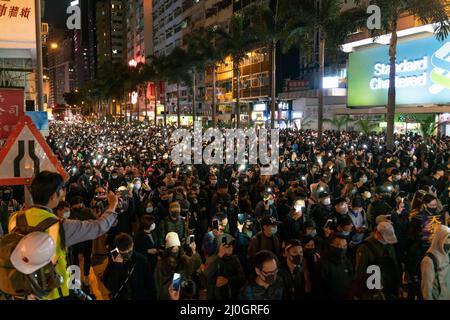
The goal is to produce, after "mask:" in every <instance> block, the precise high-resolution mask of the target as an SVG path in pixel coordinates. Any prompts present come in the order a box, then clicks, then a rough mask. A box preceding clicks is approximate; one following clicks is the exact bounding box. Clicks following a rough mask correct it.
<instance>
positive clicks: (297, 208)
mask: <svg viewBox="0 0 450 320" xmlns="http://www.w3.org/2000/svg"><path fill="white" fill-rule="evenodd" d="M302 208H303V207H302V206H295V207H294V209H295V211H296V212H300V213H301V212H302Z"/></svg>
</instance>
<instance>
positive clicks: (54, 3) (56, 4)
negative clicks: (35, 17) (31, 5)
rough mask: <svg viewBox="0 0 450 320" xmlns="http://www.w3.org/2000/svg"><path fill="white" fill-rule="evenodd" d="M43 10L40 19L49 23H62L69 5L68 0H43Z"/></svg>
mask: <svg viewBox="0 0 450 320" xmlns="http://www.w3.org/2000/svg"><path fill="white" fill-rule="evenodd" d="M44 1H45V11H44V17H43V18H42V21H45V22H48V23H49V24H64V23H65V21H66V19H67V17H68V15H67V14H66V9H67V7H68V6H69V5H70V2H71V1H70V0H44Z"/></svg>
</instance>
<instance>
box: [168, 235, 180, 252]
mask: <svg viewBox="0 0 450 320" xmlns="http://www.w3.org/2000/svg"><path fill="white" fill-rule="evenodd" d="M180 246H181V243H180V239H179V238H178V234H177V233H176V232H169V233H168V234H167V235H166V249H169V248H172V247H180Z"/></svg>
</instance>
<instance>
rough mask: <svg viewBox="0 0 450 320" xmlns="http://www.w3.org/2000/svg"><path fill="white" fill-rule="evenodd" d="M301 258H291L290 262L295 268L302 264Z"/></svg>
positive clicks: (299, 256)
mask: <svg viewBox="0 0 450 320" xmlns="http://www.w3.org/2000/svg"><path fill="white" fill-rule="evenodd" d="M302 260H303V256H301V255H298V256H291V262H292V263H293V264H295V265H296V266H299V265H301V264H302Z"/></svg>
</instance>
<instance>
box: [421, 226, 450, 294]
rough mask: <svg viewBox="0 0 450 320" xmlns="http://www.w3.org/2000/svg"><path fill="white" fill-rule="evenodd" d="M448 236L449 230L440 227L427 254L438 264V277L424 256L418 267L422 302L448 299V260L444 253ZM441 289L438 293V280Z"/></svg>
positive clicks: (449, 264)
mask: <svg viewBox="0 0 450 320" xmlns="http://www.w3.org/2000/svg"><path fill="white" fill-rule="evenodd" d="M449 235H450V228H448V227H446V226H443V225H440V226H438V227H437V228H436V232H435V234H434V237H433V241H432V243H431V247H430V248H429V249H428V251H427V252H429V253H431V254H433V255H434V256H435V258H436V260H437V263H438V266H437V268H438V275H437V276H436V274H435V266H434V263H433V260H432V259H431V258H430V257H428V256H425V257H424V258H423V259H422V263H421V266H420V269H421V272H422V295H423V299H424V300H449V299H450V261H449V260H450V259H449V254H448V252H445V251H444V243H445V241H446V240H447V238H448V237H449ZM438 277H439V283H440V287H441V291H440V293H439V286H438V281H437V279H438Z"/></svg>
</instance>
